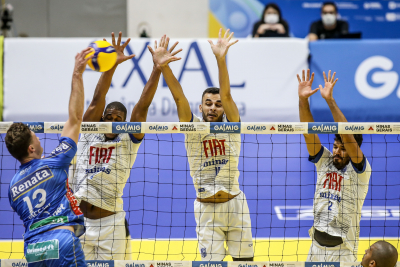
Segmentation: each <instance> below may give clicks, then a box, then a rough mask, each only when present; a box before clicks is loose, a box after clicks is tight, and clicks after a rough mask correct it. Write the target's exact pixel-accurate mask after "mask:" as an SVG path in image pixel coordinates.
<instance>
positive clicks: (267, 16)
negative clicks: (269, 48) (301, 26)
mask: <svg viewBox="0 0 400 267" xmlns="http://www.w3.org/2000/svg"><path fill="white" fill-rule="evenodd" d="M253 37H254V38H258V37H289V25H288V24H287V22H286V21H285V20H284V19H282V13H281V9H280V8H279V7H278V5H276V4H274V3H270V4H268V5H266V6H265V8H264V12H263V14H262V16H261V20H260V21H259V22H257V23H255V24H254V27H253Z"/></svg>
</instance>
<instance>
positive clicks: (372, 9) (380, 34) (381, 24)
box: [208, 0, 400, 39]
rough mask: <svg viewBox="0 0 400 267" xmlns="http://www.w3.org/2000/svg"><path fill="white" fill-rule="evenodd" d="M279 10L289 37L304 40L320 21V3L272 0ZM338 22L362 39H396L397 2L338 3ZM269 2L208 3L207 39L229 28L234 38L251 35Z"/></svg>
mask: <svg viewBox="0 0 400 267" xmlns="http://www.w3.org/2000/svg"><path fill="white" fill-rule="evenodd" d="M272 2H275V3H276V4H278V6H279V8H280V9H281V14H282V18H283V19H284V20H285V21H286V22H287V23H288V24H289V36H291V37H300V38H304V37H306V36H307V35H308V33H309V30H310V26H311V24H312V23H313V22H314V21H317V20H320V19H321V7H322V3H323V2H325V1H321V0H298V1H293V0H279V1H272ZM334 2H335V4H336V6H337V8H338V19H340V20H345V21H347V22H348V24H349V32H350V33H355V32H361V33H362V38H367V39H372V38H374V39H378V38H399V37H400V31H399V30H398V28H399V27H400V1H398V0H396V1H393V0H385V1H383V0H380V1H379V0H375V1H371V0H357V1H349V0H338V1H334ZM269 3H271V1H270V0H224V1H222V0H209V23H208V24H209V36H210V37H216V36H218V29H219V28H220V27H223V28H225V29H231V30H232V31H234V32H235V34H236V36H237V37H248V36H252V31H253V27H254V24H255V23H257V22H258V21H260V19H261V18H263V15H264V14H263V11H264V8H265V5H267V4H269Z"/></svg>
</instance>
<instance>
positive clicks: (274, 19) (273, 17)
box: [264, 14, 279, 24]
mask: <svg viewBox="0 0 400 267" xmlns="http://www.w3.org/2000/svg"><path fill="white" fill-rule="evenodd" d="M264 21H265V22H266V23H268V24H275V23H278V21H279V16H278V14H267V15H265V17H264Z"/></svg>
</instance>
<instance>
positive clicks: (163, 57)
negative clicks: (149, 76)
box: [148, 37, 192, 122]
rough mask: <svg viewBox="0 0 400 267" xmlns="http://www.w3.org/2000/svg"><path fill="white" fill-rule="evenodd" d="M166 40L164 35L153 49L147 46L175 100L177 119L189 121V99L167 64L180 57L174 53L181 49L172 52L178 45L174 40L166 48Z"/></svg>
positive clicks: (190, 117) (167, 40)
mask: <svg viewBox="0 0 400 267" xmlns="http://www.w3.org/2000/svg"><path fill="white" fill-rule="evenodd" d="M168 42H169V38H168V37H167V38H166V39H165V37H164V40H163V38H162V39H161V41H160V46H159V47H157V43H156V44H155V50H153V49H152V48H151V47H150V46H149V47H148V48H149V50H150V53H151V54H152V55H153V61H154V65H156V66H157V67H158V68H160V69H161V71H162V74H163V76H164V79H165V81H166V82H167V85H168V88H169V90H170V91H171V94H172V96H173V98H174V100H175V104H176V107H177V109H178V117H179V121H181V122H189V121H190V120H191V119H192V113H191V111H190V105H189V101H188V100H187V98H186V96H185V94H184V93H183V90H182V86H181V85H180V83H179V82H178V80H177V79H176V77H175V76H174V74H173V73H172V70H171V69H170V67H169V65H168V64H169V63H170V62H173V61H177V60H180V59H181V58H178V57H176V56H175V55H176V54H178V53H179V52H181V51H182V49H179V50H177V51H175V52H174V49H175V47H176V46H177V45H178V42H176V43H175V44H174V45H173V46H172V47H171V48H170V49H169V50H168Z"/></svg>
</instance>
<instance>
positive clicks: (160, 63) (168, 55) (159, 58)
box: [147, 34, 182, 68]
mask: <svg viewBox="0 0 400 267" xmlns="http://www.w3.org/2000/svg"><path fill="white" fill-rule="evenodd" d="M178 43H179V42H176V43H175V44H174V45H173V46H172V47H171V48H170V49H169V50H168V44H169V37H167V36H166V35H165V34H164V35H163V36H162V37H161V39H160V44H159V46H157V40H156V41H154V50H153V48H151V46H149V45H148V46H147V48H148V49H149V51H150V53H151V55H152V56H153V62H154V65H155V66H156V67H157V68H161V67H165V66H166V65H168V64H169V63H170V62H173V61H177V60H180V59H181V58H180V57H175V55H176V54H178V53H179V52H181V51H182V49H179V50H178V51H175V52H174V49H175V47H176V46H177V45H178Z"/></svg>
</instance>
